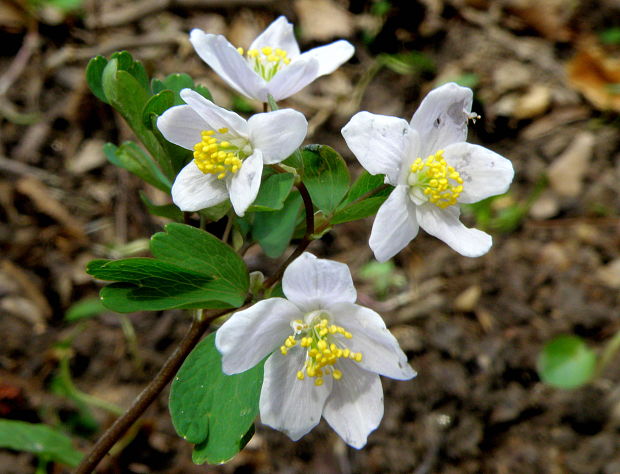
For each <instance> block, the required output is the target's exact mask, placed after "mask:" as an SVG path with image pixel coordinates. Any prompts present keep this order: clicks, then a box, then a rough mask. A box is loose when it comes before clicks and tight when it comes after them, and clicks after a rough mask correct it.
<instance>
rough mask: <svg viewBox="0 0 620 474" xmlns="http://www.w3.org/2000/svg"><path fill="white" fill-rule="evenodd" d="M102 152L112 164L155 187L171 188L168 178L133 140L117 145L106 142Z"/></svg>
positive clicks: (165, 189)
mask: <svg viewBox="0 0 620 474" xmlns="http://www.w3.org/2000/svg"><path fill="white" fill-rule="evenodd" d="M103 152H104V154H105V156H106V158H107V159H108V161H109V162H110V163H112V164H113V165H116V166H118V167H119V168H125V169H126V170H127V171H129V172H131V173H133V174H135V175H136V176H138V177H139V178H141V179H143V180H144V181H146V182H147V183H149V184H151V185H152V186H155V187H156V188H157V189H160V190H162V191H164V192H166V193H170V189H171V188H172V183H171V182H170V180H169V179H168V178H166V176H164V175H163V174H162V172H161V170H160V169H159V168H158V167H157V165H156V164H155V163H153V160H152V159H151V157H150V156H149V155H147V154H146V153H145V152H144V151H143V150H142V148H140V147H139V146H138V145H136V144H135V143H134V142H125V143H123V144H122V145H121V146H119V147H117V146H116V145H113V144H112V143H106V144H105V145H104V146H103Z"/></svg>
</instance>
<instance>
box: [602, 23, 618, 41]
mask: <svg viewBox="0 0 620 474" xmlns="http://www.w3.org/2000/svg"><path fill="white" fill-rule="evenodd" d="M598 38H599V40H600V42H601V43H603V44H620V27H618V26H614V27H612V28H607V29H606V30H603V31H601V32H599V34H598Z"/></svg>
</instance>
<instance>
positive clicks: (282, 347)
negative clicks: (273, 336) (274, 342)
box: [280, 346, 288, 355]
mask: <svg viewBox="0 0 620 474" xmlns="http://www.w3.org/2000/svg"><path fill="white" fill-rule="evenodd" d="M280 352H281V353H282V355H286V353H287V352H288V349H287V348H286V347H285V346H280Z"/></svg>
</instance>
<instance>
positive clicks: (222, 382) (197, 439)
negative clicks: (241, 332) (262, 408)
mask: <svg viewBox="0 0 620 474" xmlns="http://www.w3.org/2000/svg"><path fill="white" fill-rule="evenodd" d="M239 349H240V350H244V349H243V348H239ZM262 380H263V363H260V364H258V365H257V366H256V367H254V368H252V369H250V370H248V371H246V372H243V373H241V374H237V375H230V376H229V375H224V374H223V373H222V357H221V355H220V353H219V352H218V350H217V349H216V347H215V334H211V335H209V336H208V337H207V338H206V339H204V340H203V341H202V342H200V343H199V344H198V345H197V346H196V348H195V349H194V350H193V351H192V352H191V354H190V355H189V356H188V358H187V359H186V360H185V362H184V363H183V365H182V366H181V369H180V370H179V372H178V373H177V376H176V377H175V379H174V381H173V382H172V387H171V390H170V401H169V409H170V415H171V417H172V423H173V425H174V428H175V429H176V431H177V433H178V434H179V435H180V436H182V437H183V438H184V439H186V440H187V441H189V442H191V443H195V444H197V445H198V446H196V448H195V451H194V455H193V460H194V462H195V463H197V464H202V463H204V462H208V463H211V464H217V463H223V462H226V461H228V460H229V459H230V458H232V457H233V456H234V455H235V454H237V453H238V452H239V451H240V450H241V449H242V448H243V446H245V444H246V443H247V441H248V436H247V434H248V432H249V431H250V430H251V427H252V424H253V422H254V419H255V418H256V416H257V414H258V400H259V396H260V389H261V385H262Z"/></svg>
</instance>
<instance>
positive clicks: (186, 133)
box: [157, 105, 208, 150]
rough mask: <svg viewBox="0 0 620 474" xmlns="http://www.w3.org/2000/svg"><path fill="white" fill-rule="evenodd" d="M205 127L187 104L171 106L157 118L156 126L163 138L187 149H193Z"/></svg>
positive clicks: (204, 123)
mask: <svg viewBox="0 0 620 474" xmlns="http://www.w3.org/2000/svg"><path fill="white" fill-rule="evenodd" d="M207 127H208V125H207V124H206V122H205V121H204V120H203V119H202V117H201V116H200V115H198V114H197V113H196V112H195V111H194V110H193V109H192V108H191V107H190V106H189V105H177V106H175V107H171V108H169V109H168V110H166V111H165V112H164V113H163V114H162V115H160V116H159V117H158V118H157V128H158V129H159V131H160V132H161V134H162V135H163V136H164V138H165V139H166V140H168V141H169V142H172V143H174V144H175V145H179V146H182V147H183V148H187V149H188V150H193V148H194V145H195V144H196V143H198V142H200V141H201V140H202V136H201V135H200V132H202V131H203V130H206V129H207Z"/></svg>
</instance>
